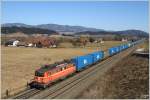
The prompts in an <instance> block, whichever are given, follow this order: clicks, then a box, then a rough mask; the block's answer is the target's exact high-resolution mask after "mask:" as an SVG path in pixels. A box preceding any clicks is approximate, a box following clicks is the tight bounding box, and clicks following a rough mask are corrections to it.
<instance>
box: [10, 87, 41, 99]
mask: <svg viewBox="0 0 150 100" xmlns="http://www.w3.org/2000/svg"><path fill="white" fill-rule="evenodd" d="M40 91H41V90H37V89H27V90H26V91H24V92H21V93H20V94H18V95H16V96H14V97H12V99H27V98H29V97H31V96H33V95H35V94H37V93H39V92H40Z"/></svg>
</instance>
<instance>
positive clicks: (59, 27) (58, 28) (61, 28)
mask: <svg viewBox="0 0 150 100" xmlns="http://www.w3.org/2000/svg"><path fill="white" fill-rule="evenodd" d="M2 27H26V28H31V27H32V28H40V29H48V30H55V31H57V32H83V31H94V32H95V31H102V30H101V29H96V28H87V27H83V26H70V25H58V24H40V25H26V24H23V23H6V24H2Z"/></svg>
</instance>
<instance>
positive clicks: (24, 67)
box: [1, 41, 122, 93]
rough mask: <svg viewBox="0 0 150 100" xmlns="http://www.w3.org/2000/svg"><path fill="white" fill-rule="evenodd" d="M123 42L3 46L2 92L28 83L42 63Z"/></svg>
mask: <svg viewBox="0 0 150 100" xmlns="http://www.w3.org/2000/svg"><path fill="white" fill-rule="evenodd" d="M120 43H122V42H115V41H110V42H108V41H106V42H105V43H104V45H102V46H100V47H96V46H95V48H94V47H86V48H56V49H48V48H24V47H3V46H2V74H1V75H2V88H1V90H2V93H3V92H5V91H6V89H9V90H10V89H13V88H18V87H21V86H24V85H26V83H27V81H29V80H30V79H32V78H33V75H34V71H35V69H37V68H39V67H40V65H42V64H50V63H54V62H55V61H61V60H63V59H67V58H71V57H74V56H77V55H83V54H87V53H90V52H93V51H96V50H97V49H102V50H104V49H106V48H109V47H111V46H114V45H118V44H120ZM94 45H95V44H94Z"/></svg>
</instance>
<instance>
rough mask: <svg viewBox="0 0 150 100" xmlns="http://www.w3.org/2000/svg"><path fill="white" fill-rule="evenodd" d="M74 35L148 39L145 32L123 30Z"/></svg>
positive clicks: (87, 32) (86, 32)
mask: <svg viewBox="0 0 150 100" xmlns="http://www.w3.org/2000/svg"><path fill="white" fill-rule="evenodd" d="M75 35H125V36H138V37H148V36H149V34H148V33H147V32H144V31H141V30H124V31H99V32H92V31H85V32H77V33H75Z"/></svg>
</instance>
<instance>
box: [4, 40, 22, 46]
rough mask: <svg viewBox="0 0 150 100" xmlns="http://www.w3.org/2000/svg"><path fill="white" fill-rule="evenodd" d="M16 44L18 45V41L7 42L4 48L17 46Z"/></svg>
mask: <svg viewBox="0 0 150 100" xmlns="http://www.w3.org/2000/svg"><path fill="white" fill-rule="evenodd" d="M18 43H19V40H15V39H12V40H8V41H7V42H6V43H5V46H17V44H18Z"/></svg>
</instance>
